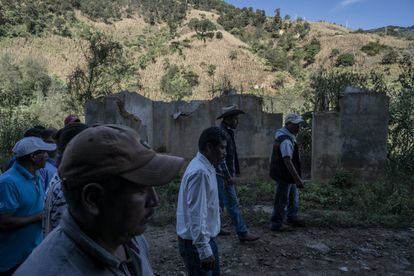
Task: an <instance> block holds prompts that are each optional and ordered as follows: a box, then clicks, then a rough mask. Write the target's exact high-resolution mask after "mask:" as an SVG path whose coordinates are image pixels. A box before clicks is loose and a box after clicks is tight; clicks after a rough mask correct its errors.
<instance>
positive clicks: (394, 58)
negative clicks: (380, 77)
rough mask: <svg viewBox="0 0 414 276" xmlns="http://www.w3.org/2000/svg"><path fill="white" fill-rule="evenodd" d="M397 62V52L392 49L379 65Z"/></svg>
mask: <svg viewBox="0 0 414 276" xmlns="http://www.w3.org/2000/svg"><path fill="white" fill-rule="evenodd" d="M397 61H398V52H397V51H395V50H394V49H391V50H389V51H388V52H387V53H385V55H384V56H383V57H382V60H381V63H382V64H394V63H397Z"/></svg>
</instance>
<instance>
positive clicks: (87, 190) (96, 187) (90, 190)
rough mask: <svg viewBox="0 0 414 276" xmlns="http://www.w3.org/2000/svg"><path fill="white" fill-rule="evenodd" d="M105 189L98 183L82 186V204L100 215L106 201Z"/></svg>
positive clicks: (86, 208) (88, 210)
mask: <svg viewBox="0 0 414 276" xmlns="http://www.w3.org/2000/svg"><path fill="white" fill-rule="evenodd" d="M104 196H105V189H104V188H103V187H102V186H101V185H100V184H98V183H89V184H87V185H85V186H84V187H83V188H82V193H81V200H82V206H83V208H84V209H85V210H87V212H89V213H90V214H91V215H95V216H96V215H98V214H99V211H100V208H101V206H102V202H103V201H104Z"/></svg>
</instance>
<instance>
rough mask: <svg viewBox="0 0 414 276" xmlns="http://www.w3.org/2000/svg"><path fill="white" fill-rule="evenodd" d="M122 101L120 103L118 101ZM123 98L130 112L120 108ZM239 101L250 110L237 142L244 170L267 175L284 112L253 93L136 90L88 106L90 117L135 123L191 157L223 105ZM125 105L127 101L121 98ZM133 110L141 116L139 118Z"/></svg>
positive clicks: (168, 148)
mask: <svg viewBox="0 0 414 276" xmlns="http://www.w3.org/2000/svg"><path fill="white" fill-rule="evenodd" d="M115 103H117V104H115ZM119 103H123V107H124V109H125V111H126V113H127V114H129V115H130V116H129V117H128V116H127V114H123V115H122V114H121V113H120V109H119ZM229 104H237V105H238V106H239V107H240V108H241V109H242V110H244V111H245V112H246V113H247V114H246V115H241V116H240V118H239V127H238V129H237V131H236V143H237V146H238V153H239V159H240V165H241V168H242V174H243V175H244V176H251V177H257V176H260V177H263V176H267V174H268V166H269V165H268V164H269V156H270V151H271V147H272V143H273V138H274V132H275V130H276V129H277V128H280V127H281V126H282V114H269V113H265V112H263V111H262V100H261V98H259V97H256V96H253V95H230V96H223V97H221V98H215V99H213V100H211V101H192V102H189V103H186V102H169V103H166V102H152V101H150V100H149V99H147V98H145V97H143V96H140V95H139V94H137V93H128V92H122V93H119V94H116V95H114V96H110V97H106V98H105V99H104V100H103V101H92V102H90V103H89V104H88V106H87V111H86V122H87V123H88V124H93V123H119V124H124V125H128V126H131V127H133V128H134V129H136V130H138V131H139V133H140V135H141V136H142V137H144V138H146V139H147V140H148V142H149V143H150V145H151V146H152V147H153V148H154V149H156V150H158V151H165V152H168V153H170V154H175V155H178V156H182V157H184V158H186V159H187V161H188V160H190V159H191V158H192V157H193V156H194V155H195V154H196V152H197V150H198V138H199V136H200V134H201V132H202V131H203V130H204V129H205V128H207V127H210V126H214V125H218V124H219V123H220V121H219V120H216V118H217V117H218V116H219V115H220V114H221V107H222V106H225V105H229ZM121 105H122V104H121ZM131 116H132V117H134V118H137V119H139V121H140V123H139V124H136V123H134V122H135V121H134V120H132V122H131Z"/></svg>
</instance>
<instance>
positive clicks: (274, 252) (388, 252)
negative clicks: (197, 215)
mask: <svg viewBox="0 0 414 276" xmlns="http://www.w3.org/2000/svg"><path fill="white" fill-rule="evenodd" d="M250 229H251V231H252V232H255V233H257V234H260V235H261V239H260V240H258V241H257V242H254V243H249V244H247V243H240V242H239V241H238V240H237V236H236V235H235V234H232V235H231V236H226V237H219V238H218V239H217V244H218V247H219V252H220V266H221V271H222V274H223V275H336V274H342V273H348V274H358V275H414V229H413V228H411V229H404V230H395V229H382V228H372V229H357V228H347V229H340V228H334V227H333V228H316V227H306V228H300V229H299V228H297V229H295V231H293V232H286V233H274V232H271V231H270V230H268V229H265V227H263V226H260V227H259V226H253V227H251V228H250ZM146 237H147V239H148V241H149V243H150V248H151V261H152V264H153V268H154V270H155V272H156V274H157V275H185V268H184V264H183V261H182V259H181V257H180V255H179V253H178V246H177V237H176V234H175V227H174V226H173V225H167V226H163V227H155V226H151V227H149V229H148V230H147V232H146Z"/></svg>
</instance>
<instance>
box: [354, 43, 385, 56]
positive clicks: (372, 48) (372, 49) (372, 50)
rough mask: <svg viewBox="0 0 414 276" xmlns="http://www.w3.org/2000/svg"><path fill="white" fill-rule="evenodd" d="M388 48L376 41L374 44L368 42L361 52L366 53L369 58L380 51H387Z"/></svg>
mask: <svg viewBox="0 0 414 276" xmlns="http://www.w3.org/2000/svg"><path fill="white" fill-rule="evenodd" d="M389 48H390V47H389V46H385V45H382V44H380V43H379V42H378V41H376V42H372V41H371V42H369V43H368V44H365V45H364V46H362V47H361V51H362V52H364V53H366V54H367V55H369V56H375V55H378V54H379V53H380V52H381V51H383V50H387V49H389Z"/></svg>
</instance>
